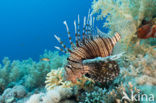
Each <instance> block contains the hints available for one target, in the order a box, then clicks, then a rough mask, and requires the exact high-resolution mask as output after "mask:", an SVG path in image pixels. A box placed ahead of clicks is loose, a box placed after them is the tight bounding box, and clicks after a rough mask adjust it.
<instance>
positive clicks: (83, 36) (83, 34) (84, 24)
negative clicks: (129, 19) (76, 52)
mask: <svg viewBox="0 0 156 103" xmlns="http://www.w3.org/2000/svg"><path fill="white" fill-rule="evenodd" d="M85 27H86V17H84V21H83V33H82V38H83V42H85V38H86V37H85V36H86V34H85Z"/></svg>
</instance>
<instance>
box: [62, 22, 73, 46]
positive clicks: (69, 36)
mask: <svg viewBox="0 0 156 103" xmlns="http://www.w3.org/2000/svg"><path fill="white" fill-rule="evenodd" d="M63 23H64V25H65V26H66V29H67V33H68V39H69V42H70V45H71V46H72V48H74V47H75V46H74V43H73V42H72V38H71V35H70V31H69V27H68V24H67V22H66V21H64V22H63Z"/></svg>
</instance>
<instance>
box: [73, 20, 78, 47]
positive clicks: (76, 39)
mask: <svg viewBox="0 0 156 103" xmlns="http://www.w3.org/2000/svg"><path fill="white" fill-rule="evenodd" d="M74 27H75V41H76V46H77V47H79V42H78V35H77V27H76V21H74Z"/></svg>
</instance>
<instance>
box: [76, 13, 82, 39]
mask: <svg viewBox="0 0 156 103" xmlns="http://www.w3.org/2000/svg"><path fill="white" fill-rule="evenodd" d="M77 31H78V32H77V35H78V42H79V41H81V36H80V15H79V14H78V29H77Z"/></svg>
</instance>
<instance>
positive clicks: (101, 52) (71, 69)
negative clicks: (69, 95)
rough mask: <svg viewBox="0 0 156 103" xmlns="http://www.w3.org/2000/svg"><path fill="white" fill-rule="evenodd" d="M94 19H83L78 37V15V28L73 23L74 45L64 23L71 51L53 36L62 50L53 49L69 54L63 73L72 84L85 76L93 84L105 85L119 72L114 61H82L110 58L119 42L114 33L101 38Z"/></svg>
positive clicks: (90, 17)
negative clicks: (92, 81)
mask: <svg viewBox="0 0 156 103" xmlns="http://www.w3.org/2000/svg"><path fill="white" fill-rule="evenodd" d="M94 19H95V18H94V17H92V16H91V14H89V15H88V17H87V18H86V17H84V22H83V32H82V35H80V18H79V15H78V26H77V24H76V21H74V27H75V41H76V43H73V41H72V38H71V34H70V31H69V28H68V25H67V22H66V21H64V24H65V26H66V29H67V33H68V38H69V42H70V45H71V49H70V48H68V47H66V45H65V44H64V43H63V41H61V39H60V38H59V37H58V36H56V35H54V36H55V38H56V39H57V41H58V42H59V43H60V44H61V45H62V47H63V49H62V48H60V47H57V46H55V48H56V49H58V50H60V51H62V52H64V53H68V54H69V57H68V58H67V60H68V63H67V65H66V66H65V71H66V76H67V80H70V81H72V82H76V80H77V79H78V78H81V77H82V76H84V75H85V76H87V77H88V78H91V79H92V80H94V81H95V82H100V83H106V82H109V81H112V80H114V79H115V77H117V76H118V74H119V72H120V69H119V66H118V64H117V62H116V61H97V62H91V63H83V61H84V60H90V59H95V58H97V57H107V56H110V55H111V54H112V50H113V48H114V46H115V44H116V43H117V42H118V41H119V40H120V35H119V33H116V34H115V35H114V36H113V37H110V36H106V37H103V36H102V35H100V33H98V32H96V30H94Z"/></svg>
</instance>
